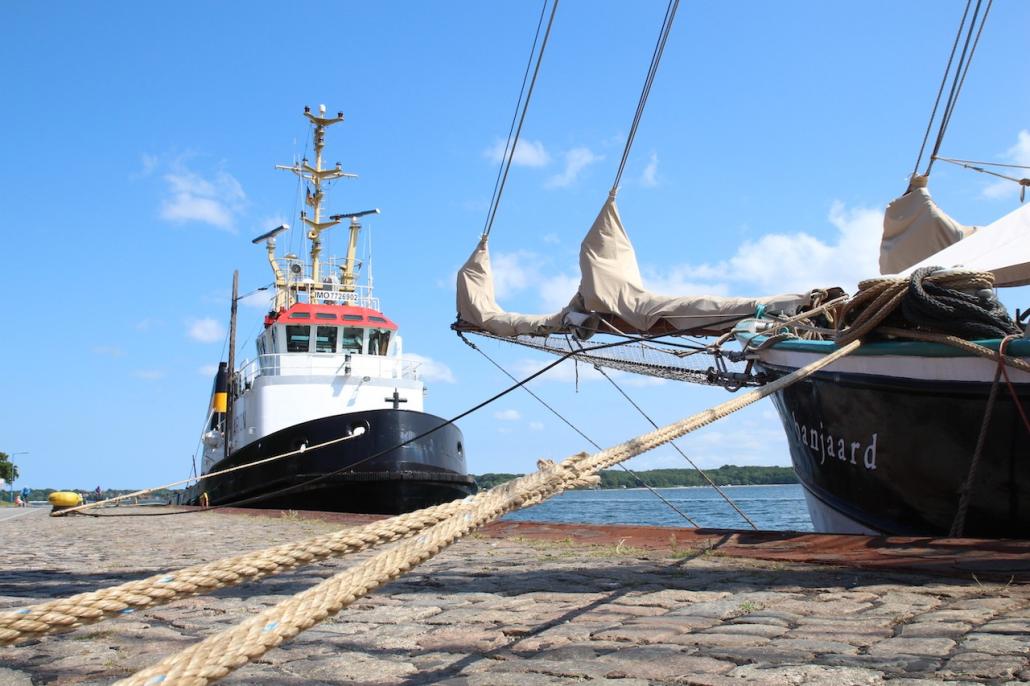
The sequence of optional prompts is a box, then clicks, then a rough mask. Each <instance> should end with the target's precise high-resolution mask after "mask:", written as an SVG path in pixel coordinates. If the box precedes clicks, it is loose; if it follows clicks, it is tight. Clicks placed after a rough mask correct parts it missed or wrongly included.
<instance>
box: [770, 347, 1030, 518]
mask: <svg viewBox="0 0 1030 686" xmlns="http://www.w3.org/2000/svg"><path fill="white" fill-rule="evenodd" d="M879 359H880V360H884V359H885V358H879ZM876 362H877V358H869V359H866V360H858V361H855V362H854V364H855V365H859V364H863V365H865V366H866V367H867V369H866V370H864V371H867V372H868V371H873V369H874V368H875V366H876ZM912 362H913V364H918V361H917V360H916V359H913V361H912ZM798 366H800V365H798ZM760 368H761V369H762V370H763V371H765V372H767V373H768V374H769V375H770V376H771V377H773V378H775V377H778V376H782V375H783V374H786V373H788V372H790V371H793V370H794V369H795V368H796V367H795V366H794V365H789V366H788V365H782V366H781V365H771V364H769V363H768V362H765V361H763V362H762V363H761V364H760ZM991 377H993V374H992V375H991ZM1003 383H1004V382H1003ZM990 386H991V384H990V382H986V383H985V382H973V381H966V382H955V381H943V380H929V379H914V378H902V377H898V376H882V375H875V374H870V373H851V374H849V373H840V372H839V371H830V372H820V373H818V374H816V375H814V376H813V377H811V378H810V379H809V380H806V381H802V382H799V383H796V384H794V385H792V386H790V387H788V388H786V389H784V390H783V391H780V392H779V393H776V394H775V395H774V397H773V401H774V403H775V405H776V409H777V411H778V412H779V415H780V418H781V420H782V421H783V426H784V429H785V431H786V434H787V440H788V443H789V446H790V455H791V459H792V461H793V464H794V469H795V471H796V472H797V475H798V478H799V479H800V480H801V483H802V485H803V486H804V488H805V491H806V494H805V495H806V498H807V499H808V502H809V511H810V513H811V515H812V519H813V524H814V525H815V527H816V529H817V530H819V531H831V532H836V533H880V534H890V535H927V536H946V535H948V533H949V532H950V531H951V528H952V523H953V521H954V520H955V516H956V513H957V511H958V508H959V498H960V494H961V491H962V488H963V486H964V484H965V483H966V481H967V478H968V476H969V473H970V465H971V462H972V457H973V454H974V452H975V449H976V444H977V439H978V437H979V435H980V428H981V424H982V422H983V418H984V411H985V409H986V405H987V397H988V393H989V391H990ZM1012 389H1013V391H1014V392H1015V393H1016V395H1017V396H1018V397H1019V399H1020V402H1021V403H1022V405H1023V406H1024V407H1030V384H1026V383H1019V384H1014V385H1013V387H1012ZM999 390H1000V392H999V394H998V398H997V402H996V405H995V407H994V409H993V412H992V416H991V422H990V425H989V428H988V431H987V434H986V440H985V443H984V446H983V451H982V456H981V458H980V460H979V462H978V464H977V467H976V471H975V478H974V480H973V483H972V488H971V496H970V499H969V506H968V510H967V513H966V516H965V528H964V531H963V535H965V536H973V537H986V538H1028V537H1030V454H1028V449H1027V446H1028V437H1027V430H1026V428H1024V425H1023V419H1022V418H1021V417H1020V414H1019V411H1018V409H1017V407H1016V403H1015V401H1014V400H1013V398H1012V395H1011V393H1010V391H1009V389H1008V388H1007V387H1006V386H1004V385H1003V386H1002V387H1001V388H1000V389H999Z"/></svg>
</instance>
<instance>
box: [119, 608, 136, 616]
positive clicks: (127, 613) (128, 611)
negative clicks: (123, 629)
mask: <svg viewBox="0 0 1030 686" xmlns="http://www.w3.org/2000/svg"><path fill="white" fill-rule="evenodd" d="M135 611H136V610H134V609H133V608H131V607H127V608H125V609H124V610H122V614H123V615H131V614H132V613H133V612H135Z"/></svg>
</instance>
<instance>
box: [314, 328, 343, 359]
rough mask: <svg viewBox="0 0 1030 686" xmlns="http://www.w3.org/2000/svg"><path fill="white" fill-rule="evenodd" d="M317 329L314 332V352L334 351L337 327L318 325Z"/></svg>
mask: <svg viewBox="0 0 1030 686" xmlns="http://www.w3.org/2000/svg"><path fill="white" fill-rule="evenodd" d="M316 328H317V329H318V330H317V331H316V332H315V352H316V353H334V352H336V332H337V330H338V329H337V327H335V326H319V327H316Z"/></svg>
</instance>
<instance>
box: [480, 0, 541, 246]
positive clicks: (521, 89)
mask: <svg viewBox="0 0 1030 686" xmlns="http://www.w3.org/2000/svg"><path fill="white" fill-rule="evenodd" d="M547 2H548V0H544V4H543V5H541V6H540V19H538V20H537V23H536V35H534V36H533V45H532V46H531V47H530V49H529V59H528V60H526V71H525V73H524V74H523V75H522V85H521V86H520V87H519V99H518V100H517V101H516V102H515V111H514V112H512V114H511V125H510V126H509V127H508V139H507V141H505V143H504V154H503V155H502V156H501V164H500V165H498V167H497V178H496V179H495V180H494V191H493V194H492V195H491V196H490V208H489V209H488V210H487V213H486V217H487V219H486V221H487V223H484V224H483V233H487V225H488V223H489V221H490V211H491V210H492V209H493V206H494V205H495V204H496V203H497V188H498V186H499V185H500V183H501V174H502V173H503V172H504V163H505V161H506V159H507V157H508V154H509V150H511V137H512V134H513V133H514V131H515V122H516V120H517V119H518V117H519V109H520V108H521V107H522V98H523V96H524V95H525V93H526V82H527V81H528V80H529V70H530V69H531V68H532V66H533V56H534V55H536V44H537V41H538V40H539V39H540V29H541V27H543V25H544V14H545V13H546V11H547ZM511 154H512V155H514V152H512V153H511Z"/></svg>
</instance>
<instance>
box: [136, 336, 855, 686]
mask: <svg viewBox="0 0 1030 686" xmlns="http://www.w3.org/2000/svg"><path fill="white" fill-rule="evenodd" d="M859 345H861V343H860V341H853V342H852V343H849V344H848V345H846V346H843V347H841V348H839V349H837V350H836V351H834V352H833V353H831V354H829V355H826V356H825V357H822V358H820V359H819V360H816V361H815V362H813V363H811V364H809V365H807V366H806V367H803V368H801V369H798V370H796V371H794V372H792V373H791V374H788V375H786V376H783V377H780V378H779V379H777V380H776V381H773V382H772V383H769V384H767V385H765V386H763V387H761V388H758V389H755V390H752V391H749V392H748V393H745V394H743V395H740V396H737V397H734V398H732V399H730V400H727V401H726V402H723V403H720V404H719V405H716V406H715V407H713V408H710V409H708V410H705V411H703V412H700V413H697V414H695V415H692V416H691V417H688V418H686V419H683V420H681V421H679V422H676V423H673V424H669V425H667V426H664V427H662V428H660V429H656V430H655V431H652V432H649V433H647V434H644V435H642V436H638V437H636V438H633V439H631V440H629V441H626V442H624V443H621V444H619V445H616V446H614V447H612V448H608V449H607V450H602V451H600V452H597V453H594V454H592V455H590V454H587V453H580V454H578V455H574V456H572V457H569V458H567V459H565V460H564V461H562V462H561V463H558V464H555V463H553V462H541V463H540V469H539V470H538V471H536V472H534V473H532V474H528V475H526V476H523V477H520V478H518V479H515V480H514V481H510V482H508V483H505V484H502V485H500V486H497V487H495V488H492V489H490V490H489V491H486V492H484V493H482V494H480V495H479V496H477V497H476V498H475V499H474V500H473V501H471V502H469V503H464V505H465V507H464V508H463V511H462V510H459V511H457V512H455V513H454V514H452V515H451V516H450V517H447V518H444V519H442V520H441V521H439V522H438V523H436V524H434V525H432V526H430V527H428V528H427V529H426V530H425V531H424V532H422V534H421V535H419V536H418V537H416V538H413V539H409V540H407V541H404V542H401V543H398V544H397V545H396V546H393V547H391V548H389V549H387V550H386V551H384V552H382V553H380V554H378V555H376V556H374V557H372V558H370V559H368V560H366V561H363V562H361V563H359V564H357V565H355V566H353V567H351V568H349V569H347V570H346V571H343V572H341V573H340V574H337V575H336V576H334V577H332V578H330V579H328V580H326V581H324V582H322V583H320V584H318V585H317V586H314V587H312V588H310V589H308V590H306V591H304V592H302V593H299V594H297V595H295V596H292V597H291V598H289V599H287V600H285V601H283V602H281V603H279V604H278V605H276V606H274V607H272V608H269V609H268V610H266V611H264V612H262V613H260V614H258V615H255V616H253V617H251V618H250V619H247V620H245V621H244V622H242V623H240V624H238V625H237V626H235V627H233V628H231V629H228V630H226V631H224V632H221V633H219V634H215V635H213V636H211V637H209V638H207V639H205V640H203V641H201V642H199V643H196V644H194V645H193V646H191V647H189V648H187V649H186V650H183V651H182V652H180V653H177V654H175V655H172V656H169V657H167V658H165V659H164V660H162V661H161V662H159V663H158V664H156V665H154V666H152V667H149V668H147V669H144V670H142V671H140V672H137V673H136V674H134V675H132V676H130V677H128V678H127V679H123V680H121V681H119V682H117V683H118V684H119V685H120V686H143V685H147V686H153V685H156V684H162V686H170V685H172V684H175V685H182V686H203V685H204V684H208V683H211V682H213V681H216V680H218V679H221V678H222V677H224V676H226V675H227V674H229V673H230V672H232V671H233V670H234V669H237V668H239V667H241V666H243V665H245V664H247V663H248V662H250V661H252V660H254V659H255V658H257V657H259V656H261V655H263V654H264V653H265V652H267V651H268V650H270V649H271V648H274V647H275V646H277V645H279V644H280V643H282V642H283V641H286V640H289V639H290V638H293V637H294V636H296V635H297V634H298V633H300V632H301V631H304V630H305V629H308V628H310V627H312V626H314V625H315V624H318V623H319V622H321V621H323V620H325V619H326V618H328V617H330V616H332V615H335V614H336V613H338V612H339V611H340V610H342V609H343V608H345V607H347V606H348V605H350V604H351V603H353V602H354V601H355V600H357V599H358V598H361V597H363V596H364V595H366V594H368V593H369V592H370V591H372V590H373V589H375V588H377V587H379V586H381V585H382V584H384V583H386V582H388V581H390V580H392V579H395V578H397V577H398V576H400V575H401V574H404V573H405V572H407V571H408V570H410V569H412V568H413V567H415V566H417V565H418V564H420V563H422V562H424V561H426V560H428V559H429V558H431V557H433V556H435V555H437V554H438V553H439V552H440V551H442V550H443V549H445V548H446V547H448V546H449V545H451V544H452V543H454V542H455V541H457V540H458V539H460V538H461V537H463V536H465V535H466V534H468V533H469V532H471V531H473V530H475V529H476V528H478V527H480V526H482V525H484V524H486V523H487V522H490V521H492V520H493V519H496V518H497V517H500V516H501V515H503V514H505V513H507V512H511V511H513V510H516V509H519V508H522V507H527V506H529V505H533V504H536V503H538V502H540V501H542V500H544V499H546V498H548V497H550V496H552V495H555V494H557V493H560V492H561V491H563V490H566V489H568V488H575V487H579V486H584V485H588V484H591V483H595V482H596V479H597V477H596V476H594V474H595V473H596V472H598V471H600V470H602V469H606V468H608V467H611V466H614V465H615V464H618V463H619V462H623V461H625V460H628V459H629V458H631V457H634V456H636V455H639V454H641V453H643V452H646V451H648V450H651V449H653V448H655V447H657V446H659V445H663V444H665V443H668V442H669V441H672V440H675V439H676V438H679V437H680V436H683V435H685V434H688V433H690V432H692V431H695V430H697V429H699V428H701V427H703V426H706V425H708V424H710V423H712V422H714V421H716V420H718V419H721V418H723V417H725V416H727V415H729V414H732V413H733V412H736V411H737V410H740V409H742V408H744V407H746V406H747V405H750V404H752V403H754V402H757V401H758V400H760V399H762V398H764V397H766V396H768V395H771V394H772V393H776V392H777V391H780V390H782V389H783V388H785V387H787V386H789V385H791V384H793V383H795V382H797V381H800V380H803V379H805V378H806V377H808V376H810V375H812V374H814V373H815V372H816V371H818V370H819V369H821V368H823V367H825V366H827V365H829V364H832V363H833V362H835V361H836V360H838V359H840V358H841V357H844V356H845V355H847V354H849V353H851V352H852V351H854V350H855V349H857V348H858V347H859Z"/></svg>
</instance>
